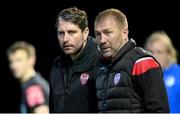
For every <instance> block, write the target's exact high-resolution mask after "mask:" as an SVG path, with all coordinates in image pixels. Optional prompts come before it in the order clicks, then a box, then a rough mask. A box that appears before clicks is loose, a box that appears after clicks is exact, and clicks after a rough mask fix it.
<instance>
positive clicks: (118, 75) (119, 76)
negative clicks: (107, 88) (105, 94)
mask: <svg viewBox="0 0 180 114" xmlns="http://www.w3.org/2000/svg"><path fill="white" fill-rule="evenodd" d="M120 79H121V73H117V74H115V76H114V84H115V85H117V84H118V82H119V80H120Z"/></svg>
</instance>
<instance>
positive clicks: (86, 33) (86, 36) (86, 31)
mask: <svg viewBox="0 0 180 114" xmlns="http://www.w3.org/2000/svg"><path fill="white" fill-rule="evenodd" d="M88 35H89V28H88V27H86V28H85V29H84V31H83V38H84V40H87V38H88Z"/></svg>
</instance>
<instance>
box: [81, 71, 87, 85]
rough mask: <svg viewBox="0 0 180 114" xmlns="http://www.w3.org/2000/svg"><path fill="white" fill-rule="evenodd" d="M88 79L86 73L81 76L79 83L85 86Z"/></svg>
mask: <svg viewBox="0 0 180 114" xmlns="http://www.w3.org/2000/svg"><path fill="white" fill-rule="evenodd" d="M88 79H89V74H87V73H82V74H81V76H80V81H81V84H82V85H85V84H86V83H87V81H88Z"/></svg>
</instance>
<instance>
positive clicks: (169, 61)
mask: <svg viewBox="0 0 180 114" xmlns="http://www.w3.org/2000/svg"><path fill="white" fill-rule="evenodd" d="M144 47H145V49H147V50H149V51H150V52H152V54H153V55H154V56H155V57H156V58H157V60H158V61H159V62H160V64H161V66H162V68H163V73H164V81H165V84H166V89H167V92H168V99H169V104H170V112H180V97H179V95H180V66H179V65H178V64H177V51H176V49H175V47H174V46H173V43H172V41H171V38H170V37H169V36H168V35H167V34H166V33H165V31H155V32H153V33H152V34H151V35H150V36H149V37H148V39H147V41H146V43H145V46H144Z"/></svg>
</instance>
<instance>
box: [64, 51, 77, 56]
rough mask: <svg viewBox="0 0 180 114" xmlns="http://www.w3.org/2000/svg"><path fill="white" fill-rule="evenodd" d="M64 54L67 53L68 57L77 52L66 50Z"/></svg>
mask: <svg viewBox="0 0 180 114" xmlns="http://www.w3.org/2000/svg"><path fill="white" fill-rule="evenodd" d="M64 53H65V54H66V55H73V54H74V53H75V52H74V51H72V50H65V51H64Z"/></svg>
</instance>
